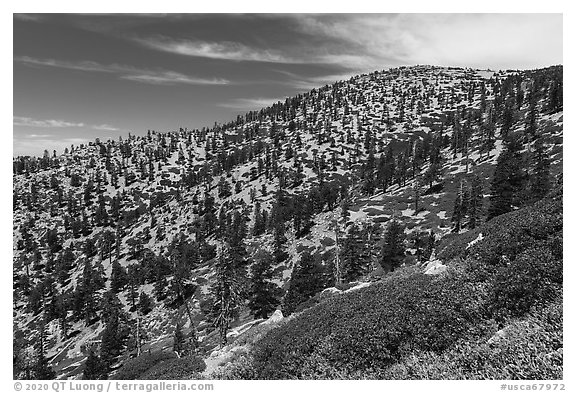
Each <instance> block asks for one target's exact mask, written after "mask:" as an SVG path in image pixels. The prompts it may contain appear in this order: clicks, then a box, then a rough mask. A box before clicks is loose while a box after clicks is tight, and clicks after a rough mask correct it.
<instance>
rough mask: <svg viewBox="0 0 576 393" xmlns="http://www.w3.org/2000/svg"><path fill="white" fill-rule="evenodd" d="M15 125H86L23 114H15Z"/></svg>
mask: <svg viewBox="0 0 576 393" xmlns="http://www.w3.org/2000/svg"><path fill="white" fill-rule="evenodd" d="M13 125H14V126H20V127H33V128H63V127H84V123H73V122H69V121H65V120H36V119H32V118H30V117H23V116H14V121H13Z"/></svg>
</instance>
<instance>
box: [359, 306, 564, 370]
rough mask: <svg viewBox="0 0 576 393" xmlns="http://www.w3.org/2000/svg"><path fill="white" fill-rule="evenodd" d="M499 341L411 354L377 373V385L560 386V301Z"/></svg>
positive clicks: (516, 324)
mask: <svg viewBox="0 0 576 393" xmlns="http://www.w3.org/2000/svg"><path fill="white" fill-rule="evenodd" d="M504 331H505V334H504V336H503V337H502V338H500V339H498V340H495V341H494V342H492V343H490V344H489V343H488V342H487V341H488V340H487V339H484V340H483V341H478V342H470V341H468V340H462V341H460V342H458V343H457V344H456V345H455V346H454V347H453V348H451V349H450V350H448V351H446V352H444V353H442V354H437V353H433V352H421V351H420V352H414V353H412V354H411V355H410V356H406V357H405V358H403V359H402V360H401V361H400V362H398V363H397V364H395V365H394V366H392V367H390V368H389V369H387V370H384V371H383V372H380V373H371V374H369V375H365V377H367V378H378V379H514V380H518V379H524V380H525V379H528V380H561V379H562V374H563V371H562V367H563V350H562V339H563V338H562V301H561V299H560V298H559V299H557V300H556V301H555V302H554V303H552V304H550V305H548V306H547V307H545V308H543V309H535V310H534V311H533V312H532V313H530V314H529V315H528V316H527V317H525V318H524V319H521V320H515V321H514V322H512V323H510V324H509V325H508V326H507V327H506V328H505V329H504Z"/></svg>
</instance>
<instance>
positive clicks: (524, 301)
mask: <svg viewBox="0 0 576 393" xmlns="http://www.w3.org/2000/svg"><path fill="white" fill-rule="evenodd" d="M562 277H563V274H562V260H558V259H556V258H555V257H554V255H553V253H552V252H551V249H550V248H549V247H546V246H545V245H540V246H535V247H530V248H529V249H527V250H526V251H524V252H522V253H521V254H520V255H519V256H518V257H517V258H516V259H515V260H514V261H513V262H511V263H510V264H509V265H508V266H506V267H503V268H501V269H500V270H499V271H498V273H497V274H496V276H495V278H494V283H493V290H492V293H491V297H490V299H489V307H490V311H491V312H492V315H494V316H495V317H497V318H498V319H502V318H505V317H508V316H512V317H514V316H520V315H523V314H524V313H526V312H527V311H528V310H529V309H530V308H531V307H533V306H534V305H537V304H543V303H546V302H549V301H550V300H552V299H553V298H555V297H556V296H558V295H559V294H560V295H561V294H562Z"/></svg>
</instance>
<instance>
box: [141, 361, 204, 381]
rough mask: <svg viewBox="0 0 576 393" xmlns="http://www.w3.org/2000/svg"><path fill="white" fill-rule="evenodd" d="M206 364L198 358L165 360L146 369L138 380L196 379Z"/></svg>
mask: <svg viewBox="0 0 576 393" xmlns="http://www.w3.org/2000/svg"><path fill="white" fill-rule="evenodd" d="M205 369H206V363H204V360H202V359H201V358H200V357H198V356H188V357H184V358H180V359H178V358H175V359H169V360H165V361H163V362H160V363H158V364H156V365H155V366H153V367H151V368H150V369H148V370H147V371H146V372H145V373H143V374H142V375H140V376H139V377H138V379H154V380H155V379H198V377H199V375H198V374H199V373H201V372H202V371H204V370H205Z"/></svg>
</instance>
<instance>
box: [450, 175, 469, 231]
mask: <svg viewBox="0 0 576 393" xmlns="http://www.w3.org/2000/svg"><path fill="white" fill-rule="evenodd" d="M467 213H468V190H467V187H465V186H464V181H463V180H460V187H459V188H458V193H457V194H456V199H455V200H454V212H453V213H452V222H453V223H454V228H453V231H454V232H455V233H459V232H460V229H461V228H462V223H463V221H464V218H465V217H466V214H467Z"/></svg>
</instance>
